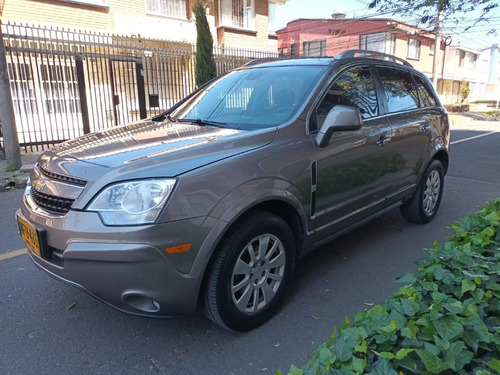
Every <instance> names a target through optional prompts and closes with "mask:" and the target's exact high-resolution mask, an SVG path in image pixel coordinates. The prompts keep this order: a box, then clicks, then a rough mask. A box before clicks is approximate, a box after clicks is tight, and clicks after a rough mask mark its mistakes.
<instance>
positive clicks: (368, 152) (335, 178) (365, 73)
mask: <svg viewBox="0 0 500 375" xmlns="http://www.w3.org/2000/svg"><path fill="white" fill-rule="evenodd" d="M338 104H342V105H350V106H354V107H356V108H357V109H359V111H360V112H361V115H362V117H363V126H362V127H361V129H360V130H358V131H351V132H337V133H334V135H333V138H332V140H331V142H330V144H329V145H328V146H327V147H324V148H319V147H318V146H317V143H316V142H314V144H315V145H316V158H317V178H316V186H315V188H316V190H315V196H314V198H315V199H314V201H315V202H313V213H312V214H313V215H312V216H313V222H314V227H315V231H316V234H317V237H316V240H317V241H321V240H322V239H324V238H326V237H328V236H330V235H331V234H333V233H335V232H337V231H339V230H341V229H342V228H345V227H347V226H349V225H351V224H354V223H356V222H357V221H359V220H360V219H362V218H364V217H368V216H370V215H372V214H375V213H376V212H378V211H379V210H381V209H383V208H384V205H385V196H386V195H387V193H388V191H389V188H390V185H391V179H392V175H393V174H394V173H395V172H396V171H397V170H398V169H399V168H400V164H401V161H400V160H399V159H398V155H397V154H395V153H393V152H392V150H391V147H390V140H391V127H390V125H389V123H388V121H387V120H386V118H385V117H381V116H380V115H379V114H380V108H379V103H378V100H377V95H376V89H375V84H374V81H373V79H372V72H371V69H370V68H369V67H366V66H361V67H355V68H352V69H349V70H347V71H344V72H343V73H341V74H340V75H339V76H338V78H337V79H335V81H334V82H333V84H332V85H331V87H330V88H329V90H328V92H327V93H326V95H325V97H324V98H323V100H322V101H321V103H320V104H319V106H318V108H317V109H316V112H315V113H314V114H313V119H312V122H313V123H314V122H316V124H317V128H318V129H319V128H320V127H321V125H322V123H323V121H324V119H325V117H326V115H327V114H328V112H329V111H330V109H331V108H333V107H334V106H335V105H338Z"/></svg>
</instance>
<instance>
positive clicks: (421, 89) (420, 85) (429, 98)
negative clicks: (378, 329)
mask: <svg viewBox="0 0 500 375" xmlns="http://www.w3.org/2000/svg"><path fill="white" fill-rule="evenodd" d="M413 78H414V79H415V83H416V84H417V90H418V93H419V94H420V97H421V98H422V103H423V105H424V107H434V106H436V105H437V100H436V98H435V97H434V94H433V92H432V90H431V89H430V87H429V85H428V84H427V83H426V82H425V81H424V80H423V79H422V78H420V77H419V76H416V75H414V76H413Z"/></svg>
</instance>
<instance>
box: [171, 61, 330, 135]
mask: <svg viewBox="0 0 500 375" xmlns="http://www.w3.org/2000/svg"><path fill="white" fill-rule="evenodd" d="M325 70H326V67H325V66H271V67H261V68H258V67H257V68H249V69H242V70H236V71H233V72H230V73H228V74H226V75H224V76H222V77H220V78H219V79H217V80H216V81H214V82H213V83H212V84H210V85H208V86H207V87H206V88H204V89H203V90H201V91H200V92H198V93H196V94H195V95H194V96H193V97H192V98H190V99H188V100H187V101H186V102H184V103H183V104H182V105H181V106H179V107H178V108H176V109H175V110H174V111H173V112H171V113H170V117H171V118H172V119H173V120H181V121H182V120H185V121H188V120H193V121H196V120H198V121H199V122H200V121H204V122H207V123H209V122H213V123H214V124H215V123H219V124H224V125H225V126H227V127H231V128H237V129H245V130H247V129H248V130H250V129H262V128H266V127H273V126H277V125H280V124H283V123H284V122H286V121H288V120H290V119H291V118H292V117H293V116H294V115H295V114H296V113H297V111H298V109H299V108H300V107H301V105H302V103H303V102H304V100H305V98H306V97H307V95H308V94H309V93H310V91H311V90H312V88H313V87H314V85H315V83H316V82H317V80H318V78H319V76H320V75H321V74H323V72H324V71H325Z"/></svg>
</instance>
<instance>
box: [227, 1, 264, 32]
mask: <svg viewBox="0 0 500 375" xmlns="http://www.w3.org/2000/svg"><path fill="white" fill-rule="evenodd" d="M219 26H225V27H232V28H236V29H242V30H250V31H255V0H220V1H219Z"/></svg>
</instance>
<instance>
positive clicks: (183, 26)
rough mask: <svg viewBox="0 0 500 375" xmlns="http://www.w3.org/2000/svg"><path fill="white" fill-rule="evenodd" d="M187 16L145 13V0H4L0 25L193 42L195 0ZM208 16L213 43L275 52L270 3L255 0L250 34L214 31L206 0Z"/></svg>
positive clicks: (214, 13)
mask: <svg viewBox="0 0 500 375" xmlns="http://www.w3.org/2000/svg"><path fill="white" fill-rule="evenodd" d="M187 2H188V3H187V6H186V8H187V9H186V17H185V18H172V17H164V16H158V15H153V14H147V13H146V3H145V0H107V5H108V6H107V7H97V6H90V5H81V4H75V3H70V2H64V1H58V0H43V1H42V0H5V6H4V10H3V15H2V22H4V23H6V22H16V23H20V22H22V23H25V24H26V23H28V24H35V25H39V24H40V25H43V26H54V27H56V26H57V27H64V28H70V29H82V30H89V31H99V32H107V33H114V34H119V35H139V34H140V35H141V36H142V37H147V38H155V39H167V40H174V41H183V42H190V43H195V42H196V26H195V23H194V21H193V20H192V19H191V18H192V12H191V9H192V7H193V5H194V4H195V2H196V0H187ZM207 5H208V6H209V8H210V11H209V12H210V13H209V15H208V17H207V18H208V21H209V25H210V26H211V30H212V35H213V38H214V42H215V43H217V42H218V44H225V45H227V46H232V47H241V48H247V49H263V50H274V51H275V50H277V39H276V38H275V37H270V36H269V22H268V16H269V2H268V0H255V8H256V9H255V10H256V12H255V30H254V31H253V32H248V31H243V30H235V29H230V28H222V29H219V30H217V29H216V26H217V24H218V14H217V12H218V3H217V1H208V2H207Z"/></svg>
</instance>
